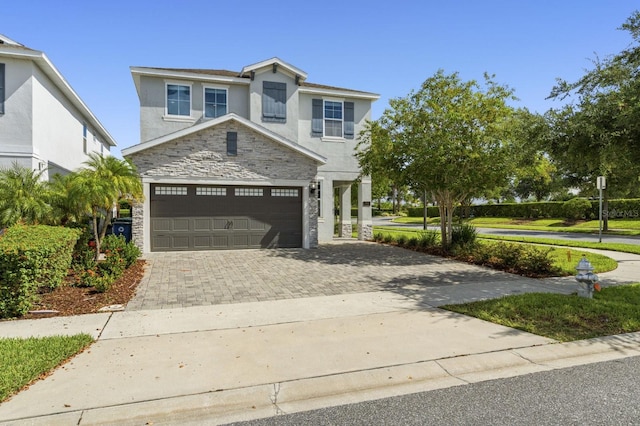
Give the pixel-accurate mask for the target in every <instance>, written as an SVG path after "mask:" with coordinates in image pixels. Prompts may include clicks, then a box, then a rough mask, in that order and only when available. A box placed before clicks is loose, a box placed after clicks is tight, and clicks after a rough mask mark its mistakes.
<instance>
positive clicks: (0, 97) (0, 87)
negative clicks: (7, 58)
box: [0, 64, 4, 114]
mask: <svg viewBox="0 0 640 426" xmlns="http://www.w3.org/2000/svg"><path fill="white" fill-rule="evenodd" d="M0 114H4V64H0Z"/></svg>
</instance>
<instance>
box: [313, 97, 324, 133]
mask: <svg viewBox="0 0 640 426" xmlns="http://www.w3.org/2000/svg"><path fill="white" fill-rule="evenodd" d="M311 136H322V99H312V100H311Z"/></svg>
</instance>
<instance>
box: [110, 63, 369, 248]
mask: <svg viewBox="0 0 640 426" xmlns="http://www.w3.org/2000/svg"><path fill="white" fill-rule="evenodd" d="M131 73H132V76H133V80H134V83H135V86H136V90H137V92H138V97H139V99H140V138H141V143H140V144H138V145H135V146H132V147H130V148H126V149H124V150H123V151H122V153H123V155H124V156H125V157H127V158H129V159H131V160H132V161H133V163H135V165H136V166H137V168H138V171H139V172H140V175H141V177H142V182H143V186H144V191H145V201H144V203H143V204H141V205H139V206H136V207H134V209H133V213H134V214H133V215H134V218H133V223H134V225H133V234H134V239H135V240H136V242H137V243H138V244H139V245H140V247H141V248H142V250H143V251H144V252H149V251H170V250H210V249H234V248H260V247H304V248H310V247H315V246H316V245H317V243H318V241H328V240H331V239H332V238H333V237H334V212H335V211H338V210H339V211H340V214H341V217H340V219H339V226H338V234H339V236H345V237H351V231H352V229H351V226H352V225H351V191H352V187H353V190H357V191H358V226H357V230H358V235H359V238H360V239H368V238H370V237H371V236H372V235H371V234H372V224H371V180H370V179H369V178H367V177H363V178H362V179H360V180H359V181H358V180H357V179H358V178H359V177H360V169H359V166H358V162H357V160H356V158H355V156H354V154H355V146H356V143H357V136H358V133H359V132H360V130H361V129H362V128H363V126H364V124H365V121H366V120H367V119H370V118H371V103H372V102H373V101H375V100H376V99H378V97H379V96H378V95H376V94H374V93H368V92H361V91H357V90H351V89H342V88H338V87H331V86H324V85H319V84H312V83H307V82H306V79H307V74H306V73H305V72H304V71H302V70H300V69H298V68H296V67H294V66H293V65H290V64H288V63H286V62H284V61H282V60H280V59H278V58H273V59H269V60H266V61H263V62H259V63H257V64H254V65H249V66H246V67H244V68H243V69H242V70H241V71H239V72H237V71H235V72H234V71H225V70H202V69H172V68H146V67H132V68H131ZM356 182H357V185H356ZM356 188H357V189H356ZM334 196H336V197H337V199H338V200H339V203H338V205H335V203H334V199H335V198H334Z"/></svg>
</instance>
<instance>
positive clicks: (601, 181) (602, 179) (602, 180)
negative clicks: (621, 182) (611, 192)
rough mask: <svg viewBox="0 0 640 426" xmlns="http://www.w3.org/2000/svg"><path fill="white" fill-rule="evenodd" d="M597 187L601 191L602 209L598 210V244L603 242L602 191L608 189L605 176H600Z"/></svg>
mask: <svg viewBox="0 0 640 426" xmlns="http://www.w3.org/2000/svg"><path fill="white" fill-rule="evenodd" d="M596 187H597V188H598V190H599V191H600V208H599V209H598V221H599V224H598V242H599V243H601V242H602V190H604V189H607V179H606V178H605V177H604V176H598V180H597V182H596Z"/></svg>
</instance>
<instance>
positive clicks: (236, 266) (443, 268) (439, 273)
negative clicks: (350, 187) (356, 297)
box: [126, 242, 534, 310]
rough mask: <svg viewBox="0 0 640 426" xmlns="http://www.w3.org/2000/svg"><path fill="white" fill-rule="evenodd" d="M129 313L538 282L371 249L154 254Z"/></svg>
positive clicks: (360, 245) (348, 245)
mask: <svg viewBox="0 0 640 426" xmlns="http://www.w3.org/2000/svg"><path fill="white" fill-rule="evenodd" d="M145 259H146V260H147V262H148V263H147V270H146V273H145V277H144V279H143V280H142V282H141V283H140V285H139V287H138V291H137V294H136V296H135V297H134V298H133V299H132V300H131V301H130V302H129V304H128V305H127V308H126V309H127V310H141V309H168V308H180V307H190V306H205V305H215V304H225V303H242V302H257V301H265V300H279V299H292V298H301V297H314V296H329V295H337V294H345V293H359V292H371V291H394V292H398V293H400V294H403V295H407V296H411V294H412V292H416V291H419V290H420V289H424V288H425V287H440V286H449V285H455V284H463V283H469V282H470V280H472V281H473V282H474V283H482V282H492V283H506V282H511V283H513V282H514V281H522V280H527V281H529V282H530V281H534V280H531V279H528V278H524V277H519V276H516V275H511V274H506V273H503V272H499V271H493V270H490V269H486V268H481V267H477V266H473V265H468V264H464V263H460V262H455V261H452V260H449V259H445V258H441V257H436V256H429V255H425V254H422V253H417V252H414V251H411V250H405V249H401V248H396V247H391V246H386V245H381V244H376V243H367V242H338V243H330V244H323V245H321V246H320V247H319V248H317V249H311V250H304V249H270V250H233V251H198V252H168V253H149V254H147V255H145Z"/></svg>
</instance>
